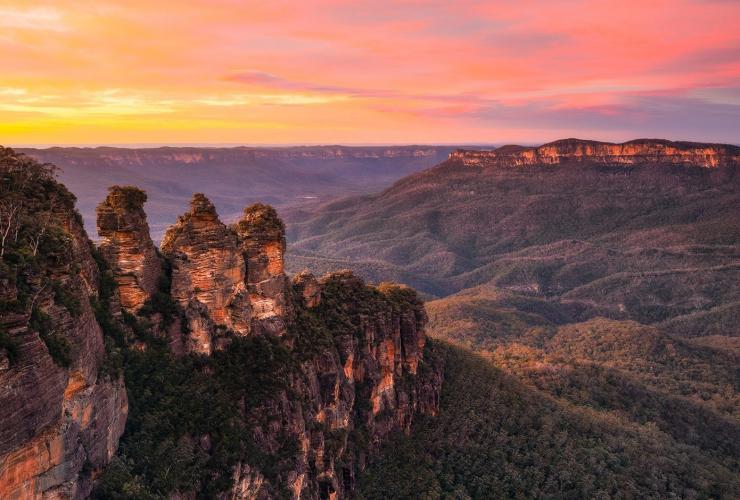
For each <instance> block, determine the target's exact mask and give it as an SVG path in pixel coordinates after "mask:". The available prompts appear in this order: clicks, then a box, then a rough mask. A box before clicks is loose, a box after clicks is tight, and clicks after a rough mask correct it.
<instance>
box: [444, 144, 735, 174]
mask: <svg viewBox="0 0 740 500" xmlns="http://www.w3.org/2000/svg"><path fill="white" fill-rule="evenodd" d="M450 160H456V161H460V162H462V163H463V164H465V165H470V166H489V165H496V166H506V167H523V166H528V165H557V164H564V163H590V164H597V165H613V166H624V165H677V166H681V165H683V166H702V167H704V168H716V167H720V166H725V165H732V164H737V163H738V162H740V148H739V147H736V146H729V145H725V144H701V143H694V142H671V141H665V140H657V139H638V140H634V141H629V142H625V143H623V144H612V143H608V142H597V141H584V140H580V139H563V140H559V141H555V142H551V143H549V144H544V145H542V146H539V147H523V146H502V147H500V148H497V149H494V150H492V151H466V150H457V151H455V152H453V153H451V154H450Z"/></svg>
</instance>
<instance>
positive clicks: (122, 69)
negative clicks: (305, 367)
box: [0, 0, 740, 145]
mask: <svg viewBox="0 0 740 500" xmlns="http://www.w3.org/2000/svg"><path fill="white" fill-rule="evenodd" d="M739 26H740V2H737V1H732V0H665V1H657V0H620V1H598V0H591V1H580V0H579V1H577V0H559V1H555V0H549V1H533V0H517V1H515V2H511V1H488V2H477V1H472V0H457V1H448V2H440V1H415V0H407V1H397V2H382V1H377V0H361V1H356V2H347V1H338V0H326V1H324V0H319V1H312V0H305V1H300V2H298V1H293V2H283V1H276V0H272V1H264V2H244V1H236V0H209V1H205V0H199V1H188V0H177V1H175V0H166V1H160V0H147V1H144V0H125V1H124V0H119V1H105V0H100V1H89V0H75V1H71V0H55V1H54V2H49V3H44V2H42V1H34V2H30V1H29V2H24V1H4V0H0V51H1V52H0V54H1V55H2V58H1V59H0V64H2V72H0V143H1V144H7V145H22V144H134V143H135V144H147V143H152V144H154V143H159V144H162V143H168V144H170V143H171V144H176V143H177V144H183V143H199V144H208V143H213V144H216V143H218V144H224V143H240V144H268V143H269V144H277V143H291V144H295V143H345V144H347V143H501V142H540V141H546V140H550V139H556V138H561V137H569V136H577V137H587V138H595V139H605V140H625V139H631V138H635V137H644V136H650V137H666V138H671V139H689V140H712V141H720V142H733V143H740V28H739Z"/></svg>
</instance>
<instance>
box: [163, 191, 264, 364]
mask: <svg viewBox="0 0 740 500" xmlns="http://www.w3.org/2000/svg"><path fill="white" fill-rule="evenodd" d="M162 253H163V255H164V256H165V257H166V258H167V259H169V261H170V263H171V264H172V285H171V294H172V297H173V298H174V299H175V300H176V301H177V302H178V303H179V304H180V305H181V306H182V307H183V309H185V310H186V314H188V313H187V311H188V309H198V307H197V304H201V305H202V306H204V308H205V309H204V312H205V313H206V314H207V316H208V318H209V320H210V323H211V324H212V325H219V326H223V327H225V328H228V329H230V330H231V331H233V332H234V333H236V334H238V335H247V334H248V333H249V332H250V324H251V307H250V304H249V297H248V294H247V289H246V282H245V277H246V266H245V262H244V257H243V256H242V253H241V251H240V249H239V245H238V241H237V237H236V234H235V233H234V232H233V231H232V230H231V229H230V228H228V227H227V226H226V225H224V224H223V223H222V222H221V221H220V220H219V218H218V214H217V213H216V209H215V207H214V206H213V204H212V203H211V202H210V201H209V200H208V198H206V197H205V196H204V195H202V194H195V195H194V196H193V199H192V201H191V204H190V211H189V212H187V213H185V214H184V215H182V216H180V218H179V219H178V221H177V223H175V224H174V225H172V226H170V228H169V229H168V230H167V233H166V234H165V237H164V240H163V241H162ZM196 303H197V304H196ZM190 316H191V317H192V318H193V319H194V321H191V324H190V330H191V332H192V333H193V334H194V335H195V336H197V337H200V338H204V337H205V336H206V335H207V332H206V329H207V328H208V326H206V325H204V324H203V323H204V321H202V319H201V315H200V314H190ZM200 346H201V347H200V348H199V349H198V350H205V351H207V350H208V349H206V348H205V346H204V345H203V341H201V342H200Z"/></svg>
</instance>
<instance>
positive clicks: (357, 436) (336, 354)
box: [234, 272, 441, 498]
mask: <svg viewBox="0 0 740 500" xmlns="http://www.w3.org/2000/svg"><path fill="white" fill-rule="evenodd" d="M305 278H307V277H306V276H304V279H305ZM309 279H310V278H309ZM315 283H317V285H318V286H319V287H320V289H321V293H322V295H323V297H322V298H321V299H317V298H316V296H312V297H311V299H312V302H311V303H312V304H313V306H312V307H308V306H307V305H306V302H304V301H303V297H304V296H303V294H302V291H303V290H305V288H303V289H301V288H300V287H298V286H297V287H296V289H295V291H294V292H295V300H296V305H295V314H296V316H295V318H294V319H293V321H292V322H291V326H290V328H289V331H288V333H287V336H288V338H290V339H291V340H292V342H294V346H293V348H292V352H293V353H295V354H296V355H297V357H298V358H299V359H300V362H299V364H298V365H297V366H296V367H295V369H293V370H291V371H290V372H289V374H288V376H287V380H288V384H287V387H286V389H285V390H283V391H278V392H277V393H276V394H275V395H274V396H273V397H270V398H269V399H268V400H266V401H265V402H263V403H262V404H259V405H257V406H255V407H253V408H250V409H248V410H247V412H246V414H245V418H246V420H247V421H250V422H252V427H251V434H252V436H253V439H254V440H255V444H256V446H257V447H258V448H260V449H263V450H266V451H267V452H268V453H269V454H273V455H276V456H278V455H280V454H281V451H282V452H283V453H284V450H285V449H286V443H295V444H294V445H293V446H295V447H296V448H297V451H296V452H293V453H291V454H289V455H288V457H286V459H285V460H284V463H283V467H282V472H280V473H278V474H276V475H273V476H272V477H271V478H269V479H268V478H266V477H265V476H263V475H261V472H260V469H259V465H258V464H257V465H256V464H249V465H248V467H247V468H246V469H244V468H241V469H240V468H237V469H236V472H235V482H234V488H235V490H234V493H235V495H236V498H255V497H256V498H260V497H265V498H271V497H276V496H280V495H281V494H285V493H288V494H289V496H291V497H293V498H347V497H351V496H352V493H353V492H354V490H355V486H356V476H357V474H358V473H359V472H360V471H361V470H363V469H364V468H365V466H366V464H367V463H368V460H369V459H370V458H371V457H372V455H373V454H374V453H376V452H377V451H378V449H379V447H380V445H381V444H382V443H383V442H384V441H385V440H386V439H387V438H388V436H389V434H391V433H393V432H399V431H402V432H408V431H409V430H410V428H411V424H412V422H413V420H414V417H415V415H417V414H419V413H422V414H426V415H435V414H436V412H437V409H438V406H439V390H440V386H441V366H440V365H439V364H438V362H436V361H435V360H434V359H424V357H423V355H422V352H423V349H424V343H425V336H424V325H425V323H426V316H425V314H424V311H423V306H422V305H421V302H419V301H418V299H416V296H415V294H414V293H413V292H412V291H411V290H409V289H405V288H402V287H398V286H395V285H392V286H391V285H388V286H384V287H381V288H377V289H376V288H373V287H368V286H367V285H365V284H364V283H363V282H362V280H360V279H359V278H357V277H355V276H354V275H352V274H351V273H350V272H340V273H335V274H332V275H328V276H325V277H324V278H322V279H321V280H320V281H319V282H315ZM327 302H328V303H327ZM319 318H320V319H321V321H326V322H327V323H329V324H333V325H335V327H336V328H335V329H323V328H318V329H317V328H311V327H309V326H307V325H310V324H312V323H314V322H316V320H318V319H319ZM314 324H315V323H314ZM339 325H342V326H341V327H340V326H339ZM274 422H282V423H281V424H280V425H275V424H274ZM287 448H288V449H290V446H287ZM242 467H243V466H242ZM245 470H246V471H249V472H250V473H251V474H245ZM255 474H256V475H257V476H255ZM255 477H259V478H260V480H259V481H256V480H255ZM240 478H241V479H240ZM245 490H248V491H249V492H250V493H249V494H248V495H240V494H238V492H239V491H245Z"/></svg>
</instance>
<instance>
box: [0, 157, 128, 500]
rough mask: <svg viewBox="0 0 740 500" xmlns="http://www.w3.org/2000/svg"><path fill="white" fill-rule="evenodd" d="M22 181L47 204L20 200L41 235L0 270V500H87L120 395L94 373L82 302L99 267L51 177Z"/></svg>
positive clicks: (97, 361) (120, 413) (92, 338)
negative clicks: (33, 245) (23, 257)
mask: <svg viewBox="0 0 740 500" xmlns="http://www.w3.org/2000/svg"><path fill="white" fill-rule="evenodd" d="M1 150H2V148H0V152H2V153H5V151H1ZM0 160H2V162H0V168H2V174H3V176H8V177H13V175H14V174H15V173H17V172H12V171H11V172H9V171H8V170H6V169H7V167H8V165H7V163H5V162H6V161H7V158H0ZM27 168H28V169H29V171H31V169H32V168H34V167H32V166H31V167H27ZM24 175H28V177H26V182H27V184H28V185H29V186H30V187H29V189H30V190H31V191H33V192H34V193H45V194H44V196H47V198H45V199H34V200H32V199H31V198H30V197H29V196H26V194H24V207H23V210H24V211H25V213H24V216H25V217H27V219H26V222H27V224H29V226H30V225H31V224H40V225H41V227H42V228H43V234H44V237H43V238H42V239H41V243H42V244H41V245H40V246H39V249H38V251H37V252H35V253H34V254H33V255H34V260H31V259H30V258H29V259H28V260H26V261H23V260H18V259H14V258H13V259H10V258H9V255H10V254H13V251H12V250H8V249H7V248H6V252H5V256H4V258H5V259H6V260H4V261H3V262H2V264H1V265H0V302H1V303H2V304H0V305H1V306H2V309H0V310H2V314H0V336H1V337H3V342H2V343H0V344H1V345H0V498H2V499H29V498H30V499H33V498H75V499H76V498H86V497H87V496H88V495H89V494H90V491H91V489H92V483H93V479H94V478H95V477H96V476H97V475H98V474H99V473H100V472H101V470H102V469H103V467H104V466H105V465H106V464H107V463H108V462H109V461H110V459H111V458H112V456H113V455H114V454H115V452H116V449H117V446H118V439H119V438H120V436H121V434H122V433H123V429H124V425H125V422H126V415H127V411H128V403H127V397H126V390H125V388H124V384H123V379H122V377H120V376H118V375H114V374H104V373H102V372H101V368H102V363H103V361H104V356H105V348H104V341H103V335H102V332H101V329H100V326H99V325H98V323H97V321H96V317H95V314H94V312H93V309H92V307H91V303H90V300H89V297H96V296H97V295H98V294H99V289H98V267H97V265H96V263H95V261H94V259H93V256H92V254H91V247H92V245H91V243H90V241H89V240H88V238H87V236H86V234H85V232H84V229H83V228H82V224H81V218H80V216H79V214H77V212H76V211H75V210H74V207H73V205H72V203H73V198H72V196H71V195H70V194H69V193H68V192H67V191H66V189H64V187H63V186H61V185H58V184H56V183H55V182H54V181H53V180H52V179H51V177H50V176H49V177H46V176H45V175H40V176H39V177H38V178H36V179H34V178H33V177H32V174H24ZM36 182H37V183H38V185H35V184H34V183H36ZM3 195H4V196H8V197H10V196H11V195H12V193H10V194H9V193H4V194H3ZM60 200H63V201H60ZM39 221H42V222H39ZM29 226H27V227H26V228H25V229H23V230H22V231H29V232H30V229H29ZM47 235H48V238H47V237H46V236H47ZM18 245H26V243H21V239H20V238H19V239H18ZM18 249H19V250H20V251H28V247H26V248H22V247H21V246H19V247H18ZM29 257H30V254H29ZM29 262H30V263H31V264H28V263H29Z"/></svg>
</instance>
